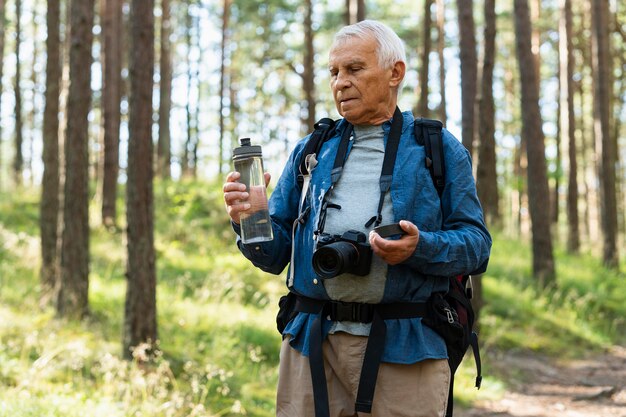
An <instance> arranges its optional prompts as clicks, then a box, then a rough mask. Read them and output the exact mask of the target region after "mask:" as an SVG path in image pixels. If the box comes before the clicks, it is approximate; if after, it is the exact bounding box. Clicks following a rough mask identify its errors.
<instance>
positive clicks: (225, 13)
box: [217, 0, 231, 176]
mask: <svg viewBox="0 0 626 417" xmlns="http://www.w3.org/2000/svg"><path fill="white" fill-rule="evenodd" d="M230 5H231V0H224V7H223V8H222V45H221V62H220V118H219V123H220V138H219V144H218V153H219V154H218V168H217V169H218V174H219V175H220V176H221V175H222V169H224V133H225V128H224V119H225V117H226V115H225V113H226V111H225V106H224V104H225V102H226V97H225V96H226V77H227V76H228V71H227V70H228V68H227V67H226V60H227V57H226V54H227V50H226V48H227V45H228V22H229V20H230Z"/></svg>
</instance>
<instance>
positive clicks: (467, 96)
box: [457, 0, 478, 154]
mask: <svg viewBox="0 0 626 417" xmlns="http://www.w3.org/2000/svg"><path fill="white" fill-rule="evenodd" d="M457 6H458V12H459V35H460V44H459V57H460V61H461V105H462V110H461V111H462V121H461V136H462V141H463V145H464V146H465V147H466V148H467V150H469V152H470V154H473V152H474V117H475V116H474V108H475V101H476V91H477V85H476V82H477V78H478V59H477V58H476V35H475V29H474V13H473V11H474V1H473V0H457Z"/></svg>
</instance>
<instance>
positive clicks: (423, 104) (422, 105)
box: [417, 0, 433, 117]
mask: <svg viewBox="0 0 626 417" xmlns="http://www.w3.org/2000/svg"><path fill="white" fill-rule="evenodd" d="M432 4H433V2H432V0H424V23H423V26H422V27H423V29H424V32H423V36H424V38H423V39H422V51H421V54H420V68H419V97H418V100H417V114H418V116H421V117H429V111H428V90H429V89H428V78H429V77H428V73H429V70H430V68H429V67H430V66H429V61H430V59H429V57H430V50H431V44H432V39H431V28H432V15H431V12H430V8H431V6H432Z"/></svg>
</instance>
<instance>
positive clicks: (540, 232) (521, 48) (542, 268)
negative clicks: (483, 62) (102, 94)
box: [514, 0, 555, 288]
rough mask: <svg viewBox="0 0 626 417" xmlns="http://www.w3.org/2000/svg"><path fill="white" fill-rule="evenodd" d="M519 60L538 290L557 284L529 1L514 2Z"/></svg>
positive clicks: (518, 0)
mask: <svg viewBox="0 0 626 417" xmlns="http://www.w3.org/2000/svg"><path fill="white" fill-rule="evenodd" d="M514 8H515V35H516V41H515V42H516V49H517V59H518V64H519V69H520V81H521V98H522V99H521V107H522V136H523V137H525V138H526V153H527V155H528V201H529V208H530V218H531V226H532V250H533V273H534V275H535V278H536V279H537V281H538V283H539V286H540V287H541V288H545V287H546V286H548V285H552V284H553V283H554V282H555V270H554V257H553V253H552V236H551V233H550V216H547V215H546V210H545V209H546V207H550V191H549V189H548V178H547V174H546V160H545V157H546V156H545V144H544V136H543V130H542V121H541V113H540V111H539V88H538V86H539V82H538V81H537V79H538V74H537V73H536V67H535V66H534V65H528V64H527V63H528V62H533V55H532V50H531V41H530V38H531V24H530V15H529V10H528V0H514Z"/></svg>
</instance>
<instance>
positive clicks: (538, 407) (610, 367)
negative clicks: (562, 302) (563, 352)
mask: <svg viewBox="0 0 626 417" xmlns="http://www.w3.org/2000/svg"><path fill="white" fill-rule="evenodd" d="M493 363H497V364H498V365H497V367H498V372H499V373H502V374H504V375H510V376H511V378H510V380H515V381H520V382H516V383H515V384H514V385H512V386H509V387H508V389H507V392H506V393H505V394H504V396H503V397H502V398H501V399H499V400H495V401H486V402H483V403H480V404H478V407H477V408H474V409H471V410H460V409H459V410H455V417H496V416H497V417H626V347H615V348H613V349H611V350H610V351H609V352H608V353H606V354H603V355H600V356H594V357H590V358H587V359H584V360H575V361H568V362H561V361H558V360H554V359H552V360H550V359H546V358H541V357H537V356H532V355H520V354H506V355H503V356H502V357H500V358H497V360H495V361H493Z"/></svg>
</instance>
